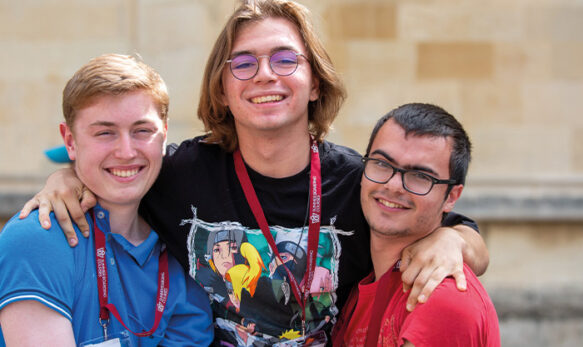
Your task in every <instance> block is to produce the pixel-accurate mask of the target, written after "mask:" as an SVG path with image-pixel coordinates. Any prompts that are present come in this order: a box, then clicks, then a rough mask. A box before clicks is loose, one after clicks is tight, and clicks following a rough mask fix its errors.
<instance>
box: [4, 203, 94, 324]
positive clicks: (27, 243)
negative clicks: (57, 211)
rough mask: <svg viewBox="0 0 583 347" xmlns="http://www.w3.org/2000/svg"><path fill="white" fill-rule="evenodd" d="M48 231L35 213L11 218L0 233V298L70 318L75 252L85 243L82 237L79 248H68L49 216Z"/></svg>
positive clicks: (75, 260) (61, 233) (76, 263)
mask: <svg viewBox="0 0 583 347" xmlns="http://www.w3.org/2000/svg"><path fill="white" fill-rule="evenodd" d="M51 219H52V220H51V223H52V225H53V227H52V228H51V229H50V230H45V229H43V228H41V227H40V226H39V224H38V213H36V212H35V213H32V214H31V215H29V217H27V218H25V219H23V220H20V219H18V217H17V216H15V217H13V218H12V219H11V220H10V221H9V222H8V223H7V224H6V227H5V228H4V230H3V231H2V232H1V233H0V268H1V269H2V271H0V299H1V301H2V302H4V303H8V302H12V301H15V300H36V301H38V302H40V303H42V304H44V305H46V306H47V307H49V308H51V309H54V310H55V311H57V312H59V313H60V314H62V315H64V316H66V317H67V318H68V319H71V311H70V309H71V307H72V300H73V297H74V284H75V267H76V266H78V265H79V262H77V260H80V259H79V258H78V257H75V252H79V251H80V250H81V249H84V248H85V246H86V244H87V241H86V240H85V238H84V237H83V236H81V235H78V237H79V241H80V242H79V245H78V246H77V247H75V248H71V247H69V245H68V243H67V241H66V238H65V236H64V234H63V232H62V231H61V229H60V228H59V227H58V223H57V221H56V220H55V219H54V217H53V216H51Z"/></svg>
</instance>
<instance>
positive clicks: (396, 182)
mask: <svg viewBox="0 0 583 347" xmlns="http://www.w3.org/2000/svg"><path fill="white" fill-rule="evenodd" d="M384 186H385V188H387V189H391V190H394V191H397V190H405V188H404V187H403V186H404V184H403V173H402V172H398V171H396V170H395V171H393V174H392V175H391V177H389V180H388V181H387V183H385V184H384Z"/></svg>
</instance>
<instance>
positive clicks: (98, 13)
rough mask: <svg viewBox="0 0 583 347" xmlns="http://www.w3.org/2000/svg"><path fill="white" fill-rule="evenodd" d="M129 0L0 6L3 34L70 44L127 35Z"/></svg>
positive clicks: (12, 37) (18, 37)
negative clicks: (73, 41) (68, 41)
mask: <svg viewBox="0 0 583 347" xmlns="http://www.w3.org/2000/svg"><path fill="white" fill-rule="evenodd" d="M129 4H130V0H125V1H103V2H89V3H84V4H81V3H77V2H70V1H59V2H53V3H47V2H23V3H22V4H21V5H20V6H16V5H12V6H6V5H0V6H1V7H0V8H1V10H0V35H2V37H3V38H4V39H7V38H10V39H18V40H31V41H47V40H48V41H67V40H87V39H90V38H92V39H105V38H112V37H117V36H120V35H122V36H123V35H127V34H128V33H129V30H130V27H129V23H130V21H129V20H128V17H127V16H128V12H129V11H128V6H129Z"/></svg>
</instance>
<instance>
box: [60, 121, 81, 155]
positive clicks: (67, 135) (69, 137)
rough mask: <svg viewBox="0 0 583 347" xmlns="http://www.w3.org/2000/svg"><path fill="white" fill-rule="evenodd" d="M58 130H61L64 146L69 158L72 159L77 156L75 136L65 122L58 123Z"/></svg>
mask: <svg viewBox="0 0 583 347" xmlns="http://www.w3.org/2000/svg"><path fill="white" fill-rule="evenodd" d="M59 131H60V132H61V136H62V137H63V142H64V143H65V147H66V148H67V153H68V154H69V159H71V160H73V161H74V160H75V158H76V157H77V153H76V148H75V138H74V137H73V132H72V131H71V128H69V126H68V125H67V123H65V122H62V123H61V124H59Z"/></svg>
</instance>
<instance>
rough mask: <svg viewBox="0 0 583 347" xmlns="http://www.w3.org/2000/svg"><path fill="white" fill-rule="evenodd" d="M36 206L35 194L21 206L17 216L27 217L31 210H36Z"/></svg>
mask: <svg viewBox="0 0 583 347" xmlns="http://www.w3.org/2000/svg"><path fill="white" fill-rule="evenodd" d="M37 208H38V200H37V198H36V196H34V197H33V198H32V199H30V200H28V201H27V202H26V203H25V204H24V206H23V207H22V210H20V214H19V215H18V218H20V219H24V218H26V217H28V215H29V214H30V212H31V211H32V210H36V209H37Z"/></svg>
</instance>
